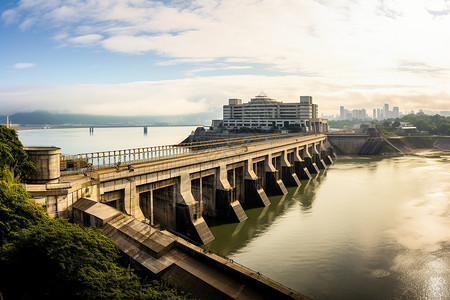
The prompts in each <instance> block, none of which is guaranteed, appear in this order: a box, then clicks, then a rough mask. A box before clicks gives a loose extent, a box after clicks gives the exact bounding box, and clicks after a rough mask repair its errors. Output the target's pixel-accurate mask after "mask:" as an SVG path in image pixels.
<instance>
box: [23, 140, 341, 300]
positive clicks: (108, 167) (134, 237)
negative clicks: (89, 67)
mask: <svg viewBox="0 0 450 300" xmlns="http://www.w3.org/2000/svg"><path fill="white" fill-rule="evenodd" d="M26 150H27V152H28V153H29V155H30V157H31V158H32V159H33V160H34V161H35V163H36V165H37V166H38V172H37V174H36V175H35V176H34V178H33V180H31V181H30V182H29V183H27V184H26V189H27V191H28V192H30V193H31V194H32V195H33V197H34V198H35V199H36V200H37V202H39V203H41V204H42V205H44V206H45V207H46V209H47V211H48V212H49V214H50V215H51V216H52V217H61V218H70V219H73V220H74V221H75V222H77V223H78V224H80V225H81V226H92V225H94V226H97V227H99V228H102V229H103V231H104V233H105V234H106V235H107V236H109V237H110V238H111V239H112V240H113V242H114V243H115V244H116V246H118V247H119V249H121V250H122V251H123V252H124V253H126V254H127V255H129V256H130V257H131V258H132V259H133V260H134V261H136V262H137V263H139V264H141V265H143V266H146V267H147V269H148V270H149V272H151V273H152V274H153V275H155V276H160V277H161V278H165V279H167V280H168V281H169V282H170V283H172V284H174V285H175V286H177V287H179V288H181V289H183V290H187V291H191V292H192V293H193V294H194V295H196V296H197V297H199V298H203V299H207V298H209V297H210V296H211V295H215V296H217V295H222V296H223V297H222V296H221V297H219V298H224V299H252V298H254V297H255V295H256V294H255V293H257V292H258V291H262V290H267V292H265V293H263V294H265V295H273V296H275V297H276V298H289V299H292V298H293V299H302V298H306V297H305V296H303V295H301V294H299V293H298V292H295V291H292V290H290V289H288V288H285V287H283V286H282V285H280V284H278V283H276V282H273V281H271V280H270V279H268V278H264V277H262V276H260V275H259V273H258V272H252V271H251V270H247V269H246V268H245V267H242V266H238V265H236V264H233V263H232V262H229V261H227V260H226V259H225V260H224V259H223V258H220V257H218V256H214V255H208V254H207V253H206V254H205V253H203V252H202V250H201V248H198V247H197V246H196V245H203V244H207V243H209V242H211V241H212V240H214V236H213V234H212V233H211V231H210V229H209V227H208V225H207V223H206V222H205V220H204V218H203V217H204V216H208V217H214V218H221V219H225V220H228V221H229V222H242V221H244V220H246V219H247V215H246V213H245V211H244V210H243V208H242V204H252V205H256V206H261V207H266V206H268V205H270V201H269V198H268V195H269V196H270V195H283V194H286V193H287V189H286V187H287V186H299V185H300V184H301V183H300V180H299V179H309V178H311V174H314V173H320V172H321V170H323V169H326V168H327V165H330V164H332V163H333V158H332V156H333V155H334V153H333V150H332V148H331V146H330V144H329V143H328V141H327V137H326V136H325V135H322V134H315V135H300V134H275V135H270V136H255V137H248V138H242V139H241V138H239V139H229V140H221V141H208V142H198V143H188V144H180V145H172V146H158V147H151V148H139V149H127V150H117V151H106V152H96V153H84V154H79V155H76V156H72V157H61V155H60V149H58V148H56V147H42V148H39V147H32V148H27V149H26ZM99 220H100V221H99ZM196 247H197V248H196ZM180 256H183V257H185V258H186V261H189V263H187V262H184V263H181V261H179V260H178V259H177V257H178V258H179V257H180ZM144 257H145V259H143V258H144ZM193 264H196V265H198V268H199V269H197V268H192V267H190V266H191V265H193ZM201 266H203V267H201ZM173 268H177V269H179V270H182V271H180V272H182V273H185V274H190V275H189V278H191V280H188V281H185V280H181V279H180V278H179V277H177V276H176V274H179V273H178V272H175V273H173V270H172V269H173ZM230 268H231V269H230ZM171 270H172V271H171ZM198 270H204V272H203V273H202V272H200V271H198ZM217 270H221V271H220V272H219V273H220V274H222V275H220V276H225V277H224V278H233V277H235V276H238V277H239V278H242V280H238V281H232V282H234V283H230V284H229V288H224V287H223V285H222V286H221V282H223V281H220V282H219V281H216V282H214V280H212V278H213V277H217V276H219V275H217V276H216V275H212V274H213V273H214V272H218V271H217ZM199 272H200V273H199ZM236 272H237V273H236ZM205 274H206V275H205ZM208 274H209V275H208ZM224 274H225V275H224ZM236 274H238V275H236ZM230 276H231V277H230ZM224 280H225V279H224ZM227 280H228V279H227ZM229 280H231V279H229ZM230 282H231V281H230ZM204 285H207V286H208V287H210V288H208V289H205V288H201V286H204ZM244 287H245V289H244ZM207 290H208V291H210V292H208V293H207V294H205V293H203V292H202V291H207ZM239 291H245V292H242V293H241V292H239ZM244 295H253V296H244ZM271 297H272V296H271ZM257 298H264V297H263V295H261V294H260V296H258V297H257ZM269 298H270V297H269Z"/></svg>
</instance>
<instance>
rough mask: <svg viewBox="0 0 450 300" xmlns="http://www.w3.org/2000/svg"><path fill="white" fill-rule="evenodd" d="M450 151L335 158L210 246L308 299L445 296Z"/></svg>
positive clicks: (449, 273) (449, 268)
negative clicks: (331, 163)
mask: <svg viewBox="0 0 450 300" xmlns="http://www.w3.org/2000/svg"><path fill="white" fill-rule="evenodd" d="M449 158H450V156H449V155H448V154H444V155H439V156H437V155H436V153H432V154H429V155H424V156H401V157H350V156H349V157H340V158H339V159H338V160H337V162H336V164H335V165H333V166H332V167H331V168H329V169H328V170H327V171H326V172H322V174H320V175H319V176H316V177H315V178H314V179H312V180H310V181H302V186H301V187H299V188H298V189H297V190H296V191H295V190H293V189H290V190H289V193H288V195H286V197H284V198H282V197H270V200H271V202H272V204H271V205H270V206H269V207H267V208H265V209H262V208H252V209H247V210H246V213H247V215H248V216H249V219H248V220H247V221H245V222H244V223H241V224H220V225H217V226H212V231H213V233H214V235H215V236H216V240H215V241H214V242H213V243H211V245H208V246H209V247H210V248H212V249H213V250H215V251H217V252H219V253H221V254H222V255H226V256H229V257H230V258H232V259H233V260H235V261H237V262H239V263H241V264H244V265H246V266H248V267H250V268H252V269H254V270H256V271H260V272H261V273H263V274H264V275H267V276H269V277H271V278H273V279H275V280H277V281H280V282H281V283H283V284H285V285H288V286H289V287H291V288H294V289H296V290H299V291H300V292H302V293H304V294H306V295H308V296H310V297H312V298H314V299H449V298H450V211H449V199H450V172H449V168H448V162H449V161H450V160H449Z"/></svg>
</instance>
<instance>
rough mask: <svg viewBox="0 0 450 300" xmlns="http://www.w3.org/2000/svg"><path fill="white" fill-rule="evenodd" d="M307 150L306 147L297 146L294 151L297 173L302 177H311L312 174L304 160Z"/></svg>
mask: <svg viewBox="0 0 450 300" xmlns="http://www.w3.org/2000/svg"><path fill="white" fill-rule="evenodd" d="M304 152H305V147H304V146H303V147H297V149H296V150H295V152H294V165H295V173H296V174H297V175H298V177H299V178H300V179H308V180H309V179H311V178H312V177H311V174H310V173H309V170H308V168H307V167H306V162H305V161H304V160H303V155H304Z"/></svg>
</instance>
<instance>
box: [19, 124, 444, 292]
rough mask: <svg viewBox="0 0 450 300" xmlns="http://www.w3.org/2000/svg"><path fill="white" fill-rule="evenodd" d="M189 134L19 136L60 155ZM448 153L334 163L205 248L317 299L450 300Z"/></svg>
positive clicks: (224, 229)
mask: <svg viewBox="0 0 450 300" xmlns="http://www.w3.org/2000/svg"><path fill="white" fill-rule="evenodd" d="M193 129H195V127H152V128H150V127H149V129H148V135H146V136H144V135H143V129H142V128H109V129H108V128H104V129H97V128H96V129H95V131H94V135H92V136H90V135H89V130H88V129H86V128H85V129H58V130H54V129H52V130H33V131H20V132H19V138H20V139H21V141H22V143H23V144H25V145H55V146H60V147H61V148H62V152H63V153H68V154H74V153H80V152H91V151H101V150H113V149H124V148H135V147H143V146H153V145H161V144H175V143H178V142H180V141H181V140H183V139H184V138H185V137H186V136H187V135H188V134H189V133H190V132H191V130H193ZM449 167H450V154H449V153H446V154H432V153H429V154H428V155H427V154H423V155H421V156H399V157H380V156H377V157H356V156H342V157H339V158H338V159H337V160H336V162H335V164H334V165H332V166H331V167H330V168H329V169H328V170H327V171H326V172H323V173H322V174H320V175H317V176H315V177H314V178H313V179H312V180H310V181H302V186H301V187H299V188H290V189H289V193H288V194H287V195H286V196H283V197H281V196H277V197H270V200H271V202H272V204H271V205H270V206H268V207H266V208H246V213H247V215H248V217H249V218H248V220H246V221H244V222H243V223H240V224H237V223H222V224H221V223H219V222H218V221H214V220H207V222H208V224H209V225H210V226H211V230H212V232H213V234H214V236H215V237H216V240H215V241H213V242H212V243H210V244H209V245H207V248H209V249H211V250H213V251H214V252H217V253H219V254H221V255H223V256H226V257H228V258H231V259H233V260H234V261H235V262H238V263H240V264H243V265H245V266H247V267H249V268H251V269H253V270H255V271H259V272H260V273H262V274H263V275H265V276H268V277H270V278H272V279H274V280H276V281H278V282H280V283H282V284H284V285H286V286H288V287H291V288H293V289H295V290H298V291H300V292H301V293H303V294H305V295H307V296H309V297H312V298H314V299H450V168H449Z"/></svg>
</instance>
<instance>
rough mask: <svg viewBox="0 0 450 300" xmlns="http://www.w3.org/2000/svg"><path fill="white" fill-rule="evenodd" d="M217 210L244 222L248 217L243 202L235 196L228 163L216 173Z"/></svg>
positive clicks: (222, 214)
mask: <svg viewBox="0 0 450 300" xmlns="http://www.w3.org/2000/svg"><path fill="white" fill-rule="evenodd" d="M216 210H217V214H218V215H220V216H224V217H227V218H230V219H231V220H233V221H237V222H242V221H244V220H247V219H248V217H247V215H246V214H245V212H244V210H243V209H242V206H241V203H239V201H237V200H236V199H235V198H234V193H233V188H232V187H231V185H230V183H229V181H228V174H227V167H226V165H224V164H223V165H220V166H219V168H217V173H216Z"/></svg>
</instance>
